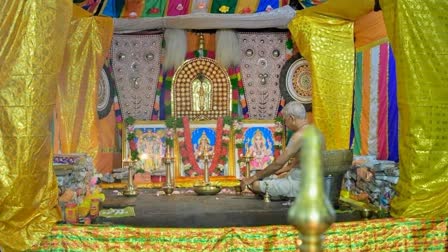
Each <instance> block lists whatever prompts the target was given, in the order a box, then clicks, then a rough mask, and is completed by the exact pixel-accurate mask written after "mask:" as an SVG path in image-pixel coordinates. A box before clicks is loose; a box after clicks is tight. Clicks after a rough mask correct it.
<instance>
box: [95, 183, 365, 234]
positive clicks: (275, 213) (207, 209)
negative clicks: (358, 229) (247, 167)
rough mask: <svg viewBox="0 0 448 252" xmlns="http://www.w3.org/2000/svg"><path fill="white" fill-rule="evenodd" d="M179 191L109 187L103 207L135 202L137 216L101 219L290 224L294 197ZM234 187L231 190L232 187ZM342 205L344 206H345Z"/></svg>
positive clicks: (342, 217) (351, 215)
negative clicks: (125, 191)
mask: <svg viewBox="0 0 448 252" xmlns="http://www.w3.org/2000/svg"><path fill="white" fill-rule="evenodd" d="M179 191H181V193H179V194H174V195H165V194H164V192H163V191H160V190H157V189H139V195H138V196H136V197H125V196H122V195H117V191H115V192H114V191H113V190H105V191H104V192H105V194H106V200H105V201H104V202H103V204H102V208H103V209H107V208H124V207H127V206H133V207H134V210H135V216H134V217H120V218H100V219H99V220H98V222H99V223H111V224H115V225H127V226H134V227H179V228H185V227H200V228H216V227H254V226H266V225H287V224H288V222H287V215H288V210H289V207H290V203H291V201H288V200H279V201H271V202H264V201H263V199H262V198H261V197H259V196H255V195H253V194H242V195H238V194H235V193H233V194H227V193H220V194H217V195H214V196H198V195H196V194H195V193H194V192H193V191H192V190H191V189H179V190H178V192H179ZM229 191H230V190H229ZM341 208H342V207H341ZM336 218H337V220H336V221H338V222H341V221H355V220H360V215H359V213H358V212H356V211H350V210H346V211H344V210H342V211H341V210H339V211H337V217H336Z"/></svg>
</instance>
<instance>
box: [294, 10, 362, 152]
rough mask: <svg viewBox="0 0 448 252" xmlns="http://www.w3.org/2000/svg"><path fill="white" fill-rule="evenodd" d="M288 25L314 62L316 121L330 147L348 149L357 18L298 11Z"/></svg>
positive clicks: (332, 148) (299, 46)
mask: <svg viewBox="0 0 448 252" xmlns="http://www.w3.org/2000/svg"><path fill="white" fill-rule="evenodd" d="M310 9H312V8H310ZM288 28H289V30H290V32H291V34H292V37H293V39H294V42H295V43H296V44H297V47H298V48H299V52H300V53H301V54H302V55H303V56H304V57H305V58H306V59H307V60H308V62H309V63H310V66H311V74H312V80H313V82H312V83H313V119H314V123H315V124H316V126H317V127H318V128H319V129H320V130H321V131H322V133H323V134H324V136H325V141H326V145H327V149H329V150H337V149H348V148H349V142H350V127H351V115H352V103H353V102H352V100H353V81H354V62H355V58H354V52H355V49H354V48H355V47H354V42H353V22H352V21H347V20H343V19H338V18H333V17H329V16H324V15H321V14H317V13H313V12H302V11H298V12H297V15H296V17H295V18H294V19H293V20H292V21H291V22H290V23H289V25H288Z"/></svg>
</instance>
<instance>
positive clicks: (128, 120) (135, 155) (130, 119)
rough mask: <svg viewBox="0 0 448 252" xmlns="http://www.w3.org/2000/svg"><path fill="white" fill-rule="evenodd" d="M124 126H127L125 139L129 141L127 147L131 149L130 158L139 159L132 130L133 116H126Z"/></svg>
mask: <svg viewBox="0 0 448 252" xmlns="http://www.w3.org/2000/svg"><path fill="white" fill-rule="evenodd" d="M125 122H126V127H127V133H128V134H127V136H126V140H127V141H128V143H129V149H130V150H131V160H132V161H136V160H140V157H139V153H138V149H137V143H136V142H135V138H136V135H135V131H134V123H135V119H134V118H133V117H128V118H126V120H125Z"/></svg>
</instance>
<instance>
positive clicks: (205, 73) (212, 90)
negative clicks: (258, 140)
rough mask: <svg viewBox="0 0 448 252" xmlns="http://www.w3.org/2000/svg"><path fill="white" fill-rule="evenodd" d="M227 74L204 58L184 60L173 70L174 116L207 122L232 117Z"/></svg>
mask: <svg viewBox="0 0 448 252" xmlns="http://www.w3.org/2000/svg"><path fill="white" fill-rule="evenodd" d="M231 91H232V89H231V83H230V78H229V75H228V73H227V71H226V70H225V69H224V68H222V67H221V66H220V65H218V63H217V62H216V61H215V60H213V59H211V58H206V57H201V58H195V59H191V60H187V61H185V62H184V63H183V64H182V65H181V66H180V67H179V68H178V69H177V71H176V73H175V74H174V78H173V86H172V92H171V101H172V111H173V115H174V117H182V116H188V117H189V118H190V119H191V120H210V119H217V118H218V117H223V116H229V115H230V114H231V104H232V103H231V102H232V100H231V98H232V96H231Z"/></svg>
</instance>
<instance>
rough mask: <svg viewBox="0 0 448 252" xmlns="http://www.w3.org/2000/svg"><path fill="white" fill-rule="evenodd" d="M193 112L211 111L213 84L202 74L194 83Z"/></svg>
mask: <svg viewBox="0 0 448 252" xmlns="http://www.w3.org/2000/svg"><path fill="white" fill-rule="evenodd" d="M191 88H192V95H193V99H192V101H193V111H209V110H210V106H211V92H212V83H211V82H210V80H209V79H208V78H207V77H205V76H204V75H203V74H202V73H200V74H199V75H198V76H197V77H196V78H195V79H194V80H193V82H192V85H191Z"/></svg>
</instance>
